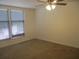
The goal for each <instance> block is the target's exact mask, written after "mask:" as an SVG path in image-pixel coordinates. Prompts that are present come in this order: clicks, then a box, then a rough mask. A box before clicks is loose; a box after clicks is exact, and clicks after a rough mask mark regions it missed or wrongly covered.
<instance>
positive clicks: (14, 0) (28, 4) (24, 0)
mask: <svg viewBox="0 0 79 59" xmlns="http://www.w3.org/2000/svg"><path fill="white" fill-rule="evenodd" d="M41 1H46V0H41ZM65 1H66V2H68V1H79V0H65ZM0 4H2V5H10V6H18V7H25V8H35V6H36V5H38V4H39V3H38V2H37V0H0Z"/></svg>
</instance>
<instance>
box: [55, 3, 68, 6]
mask: <svg viewBox="0 0 79 59" xmlns="http://www.w3.org/2000/svg"><path fill="white" fill-rule="evenodd" d="M54 4H55V5H64V6H65V5H67V3H54Z"/></svg>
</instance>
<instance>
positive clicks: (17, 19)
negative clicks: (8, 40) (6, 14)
mask: <svg viewBox="0 0 79 59" xmlns="http://www.w3.org/2000/svg"><path fill="white" fill-rule="evenodd" d="M11 19H12V35H13V36H16V35H19V34H22V33H24V28H23V23H24V18H23V12H22V11H20V10H11Z"/></svg>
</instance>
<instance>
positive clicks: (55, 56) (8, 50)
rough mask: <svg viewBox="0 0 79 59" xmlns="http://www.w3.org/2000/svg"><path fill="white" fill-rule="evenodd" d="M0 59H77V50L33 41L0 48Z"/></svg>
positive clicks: (78, 54) (78, 55)
mask: <svg viewBox="0 0 79 59" xmlns="http://www.w3.org/2000/svg"><path fill="white" fill-rule="evenodd" d="M0 59H79V49H77V48H72V47H67V46H63V45H59V44H55V43H51V42H47V41H42V40H36V39H35V40H29V41H26V42H23V43H20V44H16V45H13V46H8V47H5V48H1V49H0Z"/></svg>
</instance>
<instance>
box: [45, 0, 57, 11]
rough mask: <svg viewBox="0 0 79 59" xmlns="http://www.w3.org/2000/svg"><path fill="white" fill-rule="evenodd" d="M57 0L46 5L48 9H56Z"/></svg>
mask: <svg viewBox="0 0 79 59" xmlns="http://www.w3.org/2000/svg"><path fill="white" fill-rule="evenodd" d="M56 2H57V0H54V1H53V2H52V4H48V5H47V6H46V9H47V10H49V11H51V10H54V9H55V8H56V5H54V3H56Z"/></svg>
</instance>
